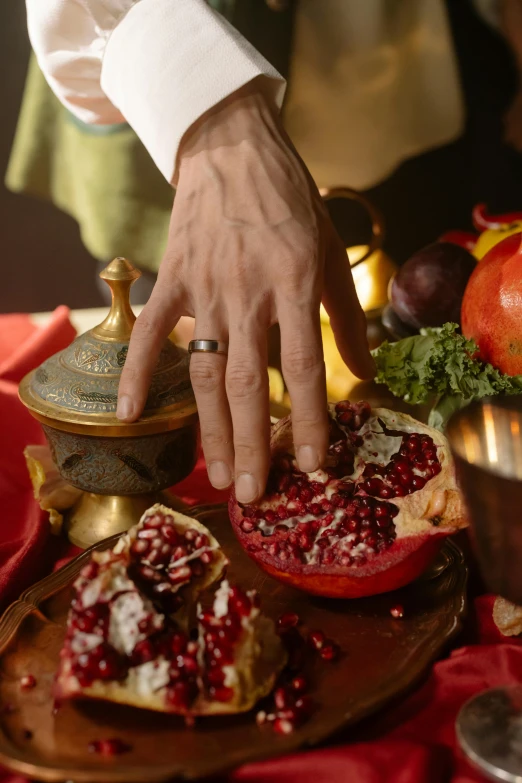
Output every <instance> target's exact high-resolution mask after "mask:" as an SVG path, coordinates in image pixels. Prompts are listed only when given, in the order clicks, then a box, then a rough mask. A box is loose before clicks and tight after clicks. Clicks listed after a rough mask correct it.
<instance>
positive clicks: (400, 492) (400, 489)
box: [393, 484, 407, 498]
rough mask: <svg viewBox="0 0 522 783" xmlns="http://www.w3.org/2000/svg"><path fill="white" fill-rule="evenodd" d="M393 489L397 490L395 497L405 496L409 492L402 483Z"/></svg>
mask: <svg viewBox="0 0 522 783" xmlns="http://www.w3.org/2000/svg"><path fill="white" fill-rule="evenodd" d="M393 490H394V492H395V497H397V498H403V497H405V495H406V494H407V492H406V490H405V488H404V487H403V486H401V485H400V484H398V485H396V486H394V488H393Z"/></svg>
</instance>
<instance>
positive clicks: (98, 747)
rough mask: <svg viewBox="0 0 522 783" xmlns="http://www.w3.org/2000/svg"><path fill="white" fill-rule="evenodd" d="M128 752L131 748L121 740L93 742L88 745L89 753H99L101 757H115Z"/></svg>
mask: <svg viewBox="0 0 522 783" xmlns="http://www.w3.org/2000/svg"><path fill="white" fill-rule="evenodd" d="M130 750H132V746H131V745H128V744H127V743H126V742H123V740H121V739H106V740H94V742H91V743H89V753H99V754H100V755H101V756H116V755H119V754H120V753H128V752H129V751H130Z"/></svg>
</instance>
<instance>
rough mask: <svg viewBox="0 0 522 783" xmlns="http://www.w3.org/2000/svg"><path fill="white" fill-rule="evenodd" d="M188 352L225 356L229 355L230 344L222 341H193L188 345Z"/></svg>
mask: <svg viewBox="0 0 522 783" xmlns="http://www.w3.org/2000/svg"><path fill="white" fill-rule="evenodd" d="M188 352H189V353H190V354H192V353H220V354H222V355H223V356H226V355H227V354H228V343H225V342H222V341H220V340H191V341H190V342H189V345H188Z"/></svg>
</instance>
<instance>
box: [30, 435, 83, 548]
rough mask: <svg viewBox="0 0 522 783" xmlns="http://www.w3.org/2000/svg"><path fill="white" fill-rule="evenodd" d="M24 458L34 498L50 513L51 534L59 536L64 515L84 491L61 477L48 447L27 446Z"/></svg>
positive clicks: (43, 509)
mask: <svg viewBox="0 0 522 783" xmlns="http://www.w3.org/2000/svg"><path fill="white" fill-rule="evenodd" d="M24 457H25V462H26V465H27V470H28V472H29V478H30V479H31V484H32V485H33V493H34V498H35V500H36V501H37V502H38V504H39V505H40V508H41V509H42V511H48V512H49V523H50V525H51V532H52V533H54V534H55V535H59V534H60V531H61V529H62V525H63V513H64V512H65V511H67V510H68V509H69V508H71V507H72V506H73V505H74V504H75V503H76V501H77V500H78V498H79V497H80V496H81V495H82V490H81V489H77V488H76V487H72V486H71V485H70V484H68V483H67V482H66V481H65V480H64V479H63V478H62V477H61V475H60V473H59V472H58V469H57V467H56V465H55V464H54V462H53V458H52V456H51V451H50V449H49V447H48V446H27V447H26V448H25V449H24Z"/></svg>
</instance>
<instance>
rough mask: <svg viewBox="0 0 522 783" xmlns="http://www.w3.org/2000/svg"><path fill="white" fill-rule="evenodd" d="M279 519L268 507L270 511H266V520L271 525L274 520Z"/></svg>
mask: <svg viewBox="0 0 522 783" xmlns="http://www.w3.org/2000/svg"><path fill="white" fill-rule="evenodd" d="M276 519H277V517H276V515H275V513H274V512H273V511H271V510H270V509H268V511H265V520H266V521H267V522H268V523H269V524H270V525H271V524H272V522H275V521H276Z"/></svg>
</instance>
